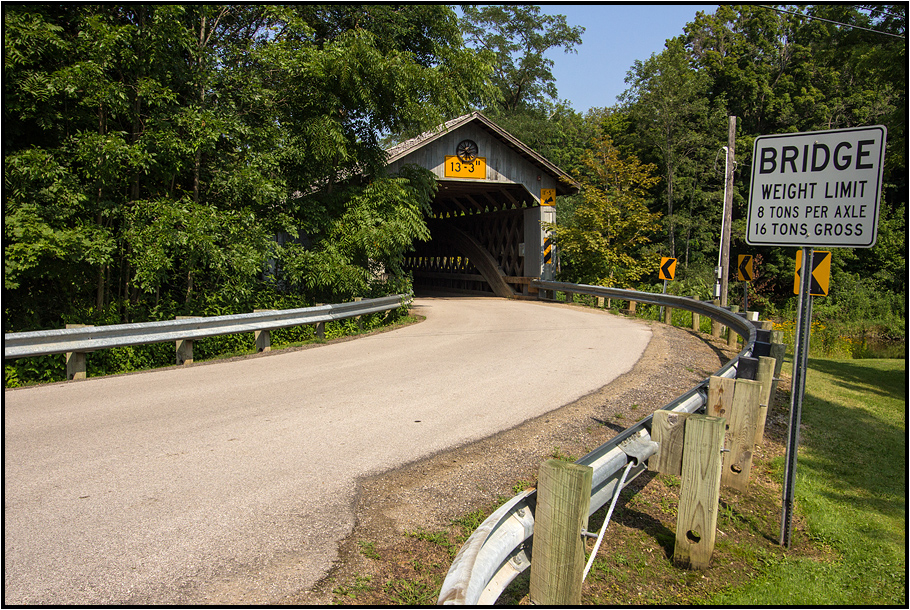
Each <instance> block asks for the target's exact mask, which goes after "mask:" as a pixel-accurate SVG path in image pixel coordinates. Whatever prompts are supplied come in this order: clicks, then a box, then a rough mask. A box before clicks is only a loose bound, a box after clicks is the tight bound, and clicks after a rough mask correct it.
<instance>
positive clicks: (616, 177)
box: [545, 136, 660, 288]
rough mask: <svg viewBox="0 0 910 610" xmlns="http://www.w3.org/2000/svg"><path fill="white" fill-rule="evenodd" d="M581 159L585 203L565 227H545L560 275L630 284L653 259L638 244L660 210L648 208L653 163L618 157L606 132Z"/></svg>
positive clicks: (654, 228) (654, 225)
mask: <svg viewBox="0 0 910 610" xmlns="http://www.w3.org/2000/svg"><path fill="white" fill-rule="evenodd" d="M583 162H584V164H585V166H586V167H587V168H588V169H589V171H590V174H591V176H592V177H591V178H582V179H581V183H582V194H583V197H584V201H583V202H582V203H581V204H579V205H578V207H577V208H576V209H575V214H574V216H573V217H572V221H571V222H570V223H569V224H568V225H564V226H561V225H545V228H546V229H548V230H550V231H552V234H553V241H554V244H555V245H556V247H557V248H558V250H559V251H560V256H561V257H562V266H563V272H562V273H563V274H564V275H566V276H567V277H569V278H571V279H572V280H574V281H578V282H581V283H586V284H598V285H602V286H618V287H623V288H626V287H630V286H632V285H633V283H634V282H637V281H638V280H640V279H641V278H642V277H643V276H644V275H645V274H647V273H648V272H650V271H653V270H654V268H655V267H656V263H655V261H654V260H653V257H646V256H642V255H641V249H642V246H644V245H645V244H647V243H648V242H649V241H650V236H651V235H652V234H653V233H654V232H656V231H657V230H658V229H659V224H658V219H659V217H660V215H659V214H655V213H651V212H649V211H648V207H647V201H648V200H647V193H648V190H649V189H650V188H651V187H653V186H654V184H655V183H656V182H657V180H658V178H656V177H654V176H653V175H652V172H653V171H654V169H655V168H654V166H652V165H643V164H642V163H641V162H639V161H638V159H634V158H632V159H621V158H620V156H619V151H618V150H617V149H616V147H615V146H613V144H612V142H611V141H610V138H609V137H608V136H603V137H601V138H600V139H597V140H594V141H592V150H590V151H588V152H587V153H586V154H585V156H584V158H583Z"/></svg>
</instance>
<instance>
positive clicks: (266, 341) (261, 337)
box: [253, 309, 274, 353]
mask: <svg viewBox="0 0 910 610" xmlns="http://www.w3.org/2000/svg"><path fill="white" fill-rule="evenodd" d="M260 311H274V310H273V309H254V310H253V313H259V312H260ZM253 338H254V339H256V351H257V352H260V353H261V352H269V351H272V334H271V331H269V330H268V329H265V330H254V331H253Z"/></svg>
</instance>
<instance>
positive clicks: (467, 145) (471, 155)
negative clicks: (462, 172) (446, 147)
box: [455, 140, 477, 163]
mask: <svg viewBox="0 0 910 610" xmlns="http://www.w3.org/2000/svg"><path fill="white" fill-rule="evenodd" d="M455 154H456V155H458V158H459V159H461V160H462V161H464V162H465V163H470V162H471V161H473V160H474V159H476V158H477V144H476V143H475V142H474V141H473V140H462V141H461V142H459V143H458V146H456V147H455Z"/></svg>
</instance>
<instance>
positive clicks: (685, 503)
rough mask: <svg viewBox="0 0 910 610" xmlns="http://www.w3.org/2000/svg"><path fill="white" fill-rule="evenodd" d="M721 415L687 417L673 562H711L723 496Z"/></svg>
mask: <svg viewBox="0 0 910 610" xmlns="http://www.w3.org/2000/svg"><path fill="white" fill-rule="evenodd" d="M725 425H726V422H725V420H724V418H722V417H711V416H710V415H690V416H689V417H688V418H687V419H686V432H685V445H684V447H683V460H682V474H681V477H680V491H679V508H678V509H677V518H676V544H675V546H674V548H673V562H674V563H676V564H677V565H679V566H680V567H683V568H688V569H694V570H704V569H706V568H708V567H709V566H710V564H711V555H712V554H713V553H714V539H715V536H716V530H717V505H718V500H719V499H720V477H721V447H722V446H723V441H724V428H725Z"/></svg>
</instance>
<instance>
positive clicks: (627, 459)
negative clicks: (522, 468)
mask: <svg viewBox="0 0 910 610" xmlns="http://www.w3.org/2000/svg"><path fill="white" fill-rule="evenodd" d="M532 286H534V287H536V288H537V289H538V290H541V291H552V292H553V293H554V294H555V292H556V291H560V292H565V293H574V294H587V295H590V296H595V297H605V298H613V299H620V300H625V301H631V302H639V303H648V304H653V305H659V306H664V307H674V308H679V309H685V310H687V311H691V312H694V313H697V314H699V315H701V316H706V317H708V318H710V319H711V320H713V321H715V322H716V323H718V324H722V325H724V326H727V327H728V328H730V329H731V330H732V331H733V332H736V333H737V334H739V335H740V336H741V337H742V338H743V349H742V351H741V352H740V353H739V354H738V355H737V356H736V358H734V359H733V360H731V361H730V362H728V363H727V364H725V365H724V366H723V367H721V368H720V369H719V370H718V371H717V372H716V373H715V376H718V377H726V378H734V377H736V374H737V369H738V367H739V363H740V359H744V360H745V359H750V360H751V358H750V356H751V354H752V348H753V345H754V344H755V342H756V336H757V329H756V324H755V323H753V322H750V321H747V320H746V319H745V318H744V317H742V316H740V315H738V314H736V313H733V312H732V311H730V310H728V309H726V308H722V307H719V306H717V305H714V304H712V303H705V302H702V301H697V300H693V299H691V298H687V297H679V296H675V295H668V294H655V293H649V292H638V291H634V290H623V289H618V288H604V287H602V286H589V285H583V284H568V283H563V282H546V281H534V282H532ZM708 383H709V380H708V379H705V380H704V381H702V382H701V383H700V384H699V385H697V386H696V387H695V388H693V389H692V390H690V391H689V392H687V393H685V394H683V395H682V396H680V397H679V398H677V399H676V400H673V401H671V402H670V403H668V404H667V405H665V406H664V407H663V408H662V409H663V410H668V411H676V412H685V413H695V412H698V411H700V410H703V409H704V407H705V405H706V403H707V392H708ZM651 418H652V416H650V415H649V416H648V417H646V418H644V419H642V420H641V421H639V422H638V423H636V424H634V425H633V426H631V427H629V428H627V429H626V430H624V431H623V432H620V433H619V434H618V435H616V436H615V437H613V438H612V439H610V440H609V441H607V442H606V443H604V444H603V445H601V446H600V447H598V448H597V449H594V450H593V451H591V452H590V453H589V454H587V455H585V456H584V457H582V458H580V459H579V460H577V461H576V464H579V465H583V466H590V467H591V468H592V469H593V476H592V483H591V503H590V509H589V515H593V514H594V513H595V512H597V511H598V510H600V508H601V507H603V506H604V505H605V504H606V503H607V502H609V501H610V500H611V499H612V498H613V497H614V496H615V495H616V494H617V493H618V492H619V490H620V489H621V488H622V487H623V486H625V485H628V484H629V483H631V482H632V481H633V480H635V478H636V477H637V476H638V475H639V474H641V473H642V472H643V471H644V470H645V469H646V468H647V460H648V458H649V457H651V455H654V453H655V452H656V447H655V444H654V443H653V441H651V436H650V432H651ZM630 464H631V466H630ZM621 480H622V481H621ZM536 493H537V492H536V490H534V489H529V490H526V491H524V492H522V493H520V494H518V495H517V496H515V497H514V498H512V499H511V500H508V501H507V502H506V503H505V504H503V505H502V506H501V507H499V509H497V510H496V511H495V512H494V513H493V514H492V515H490V516H489V517H488V518H487V519H486V520H485V521H484V522H483V523H482V524H481V525H480V526H479V527H478V528H477V529H476V530H475V531H474V533H473V534H471V536H470V537H469V538H468V540H467V541H465V543H464V545H463V546H462V547H461V549H460V550H459V551H458V554H457V555H456V556H455V559H454V560H453V562H452V565H451V567H450V569H449V572H448V574H447V575H446V578H445V580H444V581H443V584H442V589H441V590H440V593H439V600H438V603H440V604H444V605H469V606H473V605H492V604H493V603H494V602H495V601H496V600H497V599H498V598H499V596H500V594H502V591H503V590H504V589H505V588H506V587H507V586H508V585H509V583H510V582H512V580H514V579H515V577H516V576H518V575H519V574H521V573H522V572H523V571H524V570H526V569H528V568H529V567H530V565H531V555H532V547H533V536H534V509H535V507H536Z"/></svg>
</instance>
